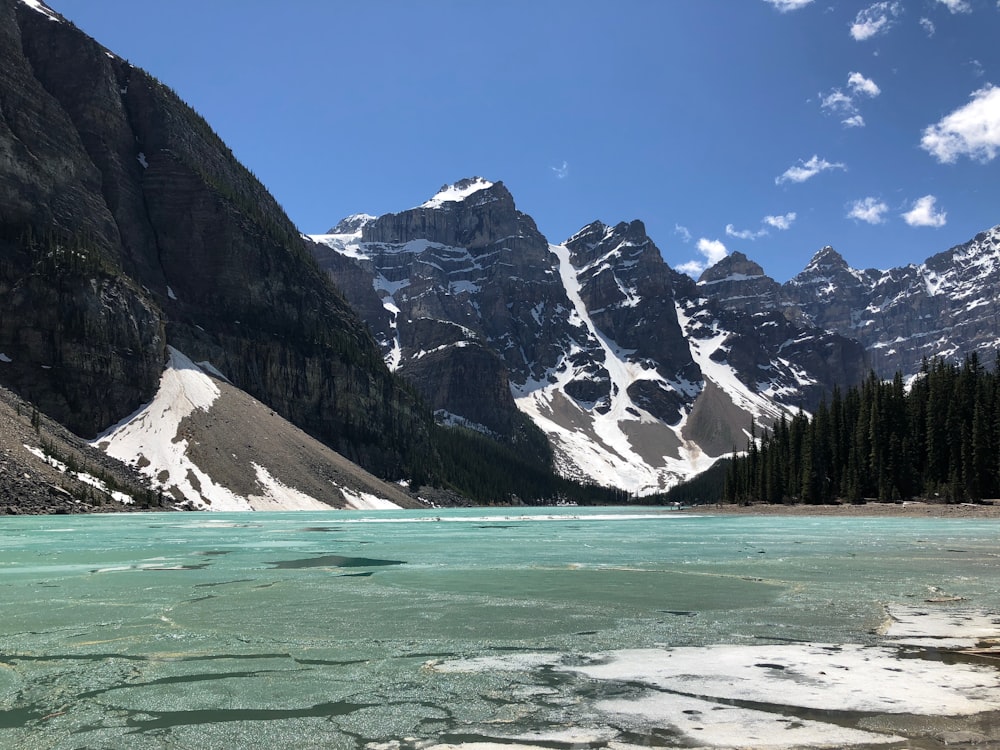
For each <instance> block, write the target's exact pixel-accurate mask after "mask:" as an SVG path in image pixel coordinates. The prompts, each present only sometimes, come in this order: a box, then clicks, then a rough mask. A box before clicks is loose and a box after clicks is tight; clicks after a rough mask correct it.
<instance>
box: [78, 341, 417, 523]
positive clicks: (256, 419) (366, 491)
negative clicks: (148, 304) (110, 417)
mask: <svg viewBox="0 0 1000 750" xmlns="http://www.w3.org/2000/svg"><path fill="white" fill-rule="evenodd" d="M169 351H170V361H169V362H168V364H167V367H166V369H165V370H164V372H163V376H162V378H161V379H160V387H159V390H158V391H157V393H156V396H155V398H154V399H153V400H152V401H151V402H150V403H148V404H146V405H144V406H142V407H141V408H140V409H138V410H137V411H136V412H135V413H134V414H132V415H130V416H129V417H127V418H126V419H125V420H123V421H122V422H121V423H119V424H117V425H115V426H114V427H112V428H110V429H109V430H107V431H106V432H104V433H103V434H102V435H99V436H98V437H97V438H95V439H94V441H93V442H92V444H93V445H94V446H95V447H98V448H100V449H101V450H103V451H105V452H106V453H108V454H109V455H110V456H113V457H114V458H117V459H119V460H121V461H123V462H125V463H127V464H131V465H133V466H135V468H136V469H138V470H139V471H140V472H141V473H142V474H144V475H146V476H147V477H149V479H150V481H151V483H152V484H153V485H154V486H155V487H158V488H159V489H160V491H162V493H163V494H164V496H165V497H166V498H168V499H169V500H172V502H173V503H174V504H176V505H178V506H179V507H186V508H192V509H198V510H218V511H232V510H329V509H332V508H338V507H357V508H373V507H399V506H400V505H401V504H413V503H412V501H410V500H409V498H408V497H407V496H405V495H404V494H403V493H401V492H400V491H399V490H398V489H397V488H394V487H392V486H391V485H387V484H384V483H382V482H380V481H379V480H377V479H375V478H374V477H372V476H371V475H369V474H367V473H365V472H364V471H363V470H361V469H360V468H358V467H357V466H354V465H353V464H350V462H348V461H347V460H346V459H344V458H343V457H341V456H339V455H338V454H336V453H334V452H333V451H331V450H330V449H328V448H326V447H325V446H323V445H321V444H320V443H318V442H316V441H314V440H313V439H312V438H310V437H308V436H307V435H306V434H305V433H303V432H301V431H300V430H298V429H297V428H295V427H293V426H292V425H290V424H289V423H287V422H286V421H285V420H283V419H281V418H280V417H278V416H277V415H276V414H275V413H274V412H273V411H272V410H270V409H269V408H267V407H266V406H264V405H263V404H261V403H260V402H259V401H256V400H255V399H252V398H251V397H250V396H248V395H247V394H245V393H244V392H242V391H240V390H239V389H237V388H234V387H233V386H232V385H230V384H229V383H228V382H227V381H225V379H224V378H221V377H220V376H219V373H217V371H216V370H215V369H214V368H213V367H212V366H211V365H209V364H208V363H201V364H195V363H194V362H192V361H191V360H190V359H188V358H187V357H186V356H184V354H182V353H181V352H179V351H177V350H176V349H174V348H172V347H170V348H169ZM390 498H391V499H390ZM393 500H395V501H396V502H393Z"/></svg>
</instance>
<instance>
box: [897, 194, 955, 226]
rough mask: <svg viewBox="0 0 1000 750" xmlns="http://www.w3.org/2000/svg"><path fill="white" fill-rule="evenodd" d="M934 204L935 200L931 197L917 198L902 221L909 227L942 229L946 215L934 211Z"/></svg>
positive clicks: (942, 212) (945, 221)
mask: <svg viewBox="0 0 1000 750" xmlns="http://www.w3.org/2000/svg"><path fill="white" fill-rule="evenodd" d="M936 203H937V198H935V197H934V196H933V195H925V196H924V197H923V198H918V199H917V201H916V202H915V203H914V204H913V208H911V209H910V210H909V211H907V212H906V213H905V214H903V221H905V222H906V223H907V224H909V225H910V226H911V227H943V226H944V225H945V224H946V223H947V219H948V214H947V213H945V212H944V211H936V210H935V204H936Z"/></svg>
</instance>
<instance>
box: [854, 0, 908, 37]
mask: <svg viewBox="0 0 1000 750" xmlns="http://www.w3.org/2000/svg"><path fill="white" fill-rule="evenodd" d="M902 12H903V6H902V5H901V4H900V3H899V2H898V0H884V1H883V2H880V3H875V4H874V5H870V6H868V7H867V8H865V9H864V10H860V11H858V15H857V16H855V18H854V23H852V24H851V36H852V37H854V38H855V40H857V41H859V42H863V41H864V40H865V39H871V38H872V37H873V36H876V35H878V34H884V33H885V32H887V31H888V30H889V29H890V28H892V26H893V25H894V24H895V22H896V18H897V17H898V16H899V15H900V14H901V13H902Z"/></svg>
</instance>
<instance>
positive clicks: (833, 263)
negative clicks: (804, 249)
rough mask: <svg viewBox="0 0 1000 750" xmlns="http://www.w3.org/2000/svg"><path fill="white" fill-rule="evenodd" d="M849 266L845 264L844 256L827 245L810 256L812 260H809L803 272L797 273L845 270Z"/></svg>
mask: <svg viewBox="0 0 1000 750" xmlns="http://www.w3.org/2000/svg"><path fill="white" fill-rule="evenodd" d="M849 268H850V266H848V265H847V261H846V260H844V257H843V256H842V255H841V254H840V253H838V252H837V251H836V250H834V249H833V248H832V247H830V246H829V245H827V246H826V247H824V248H823V249H822V250H820V251H819V252H818V253H816V254H815V255H814V256H813V257H812V260H810V261H809V264H808V265H807V266H806V267H805V270H803V272H802V273H801V274H799V275H800V276H801V275H803V274H810V273H817V272H818V273H829V272H831V271H846V270H848V269H849Z"/></svg>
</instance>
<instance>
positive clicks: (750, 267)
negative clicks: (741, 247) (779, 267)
mask: <svg viewBox="0 0 1000 750" xmlns="http://www.w3.org/2000/svg"><path fill="white" fill-rule="evenodd" d="M762 276H764V269H763V268H762V267H761V266H760V264H758V263H756V262H754V261H752V260H750V259H749V258H748V257H747V256H746V255H744V254H743V253H741V252H739V251H736V252H732V253H730V254H729V255H727V256H726V257H725V258H723V259H722V260H720V261H719V262H718V263H716V264H714V265H712V266H710V267H708V268H706V269H705V271H704V272H703V273H702V274H701V276H700V277H699V278H698V284H700V285H704V284H714V283H717V282H719V281H727V280H728V281H733V280H746V279H753V278H759V277H762Z"/></svg>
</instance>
